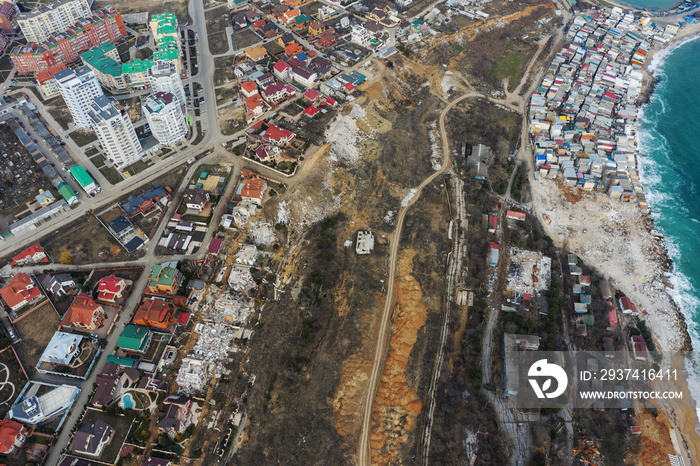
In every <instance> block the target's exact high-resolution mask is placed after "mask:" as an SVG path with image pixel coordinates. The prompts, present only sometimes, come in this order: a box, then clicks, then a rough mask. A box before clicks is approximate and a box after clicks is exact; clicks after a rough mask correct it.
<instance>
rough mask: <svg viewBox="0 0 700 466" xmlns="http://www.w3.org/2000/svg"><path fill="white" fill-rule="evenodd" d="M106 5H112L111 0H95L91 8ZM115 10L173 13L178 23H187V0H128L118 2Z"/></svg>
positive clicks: (153, 13) (121, 11)
mask: <svg viewBox="0 0 700 466" xmlns="http://www.w3.org/2000/svg"><path fill="white" fill-rule="evenodd" d="M107 5H114V2H113V1H111V0H96V1H95V3H94V4H93V5H92V9H93V10H95V9H97V8H104V7H105V6H107ZM118 6H119V8H117V11H119V13H121V14H123V15H124V14H128V13H140V12H142V11H148V12H149V13H150V14H151V15H155V14H159V13H175V14H176V15H177V20H178V22H179V23H180V24H185V23H188V21H189V15H188V14H187V0H168V1H167V2H152V1H150V0H129V1H128V2H119V5H118Z"/></svg>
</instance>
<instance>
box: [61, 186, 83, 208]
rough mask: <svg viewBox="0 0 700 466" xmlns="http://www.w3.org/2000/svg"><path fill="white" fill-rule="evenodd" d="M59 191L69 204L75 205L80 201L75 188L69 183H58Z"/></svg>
mask: <svg viewBox="0 0 700 466" xmlns="http://www.w3.org/2000/svg"><path fill="white" fill-rule="evenodd" d="M58 192H59V194H60V195H61V196H63V199H65V200H66V202H67V203H68V205H74V204H77V203H78V196H76V195H75V192H74V191H73V188H71V187H70V186H69V185H68V183H66V182H65V181H62V182H60V183H59V184H58Z"/></svg>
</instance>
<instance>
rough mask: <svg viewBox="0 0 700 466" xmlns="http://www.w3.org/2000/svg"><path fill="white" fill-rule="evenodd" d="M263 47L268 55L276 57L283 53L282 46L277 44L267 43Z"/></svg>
mask: <svg viewBox="0 0 700 466" xmlns="http://www.w3.org/2000/svg"><path fill="white" fill-rule="evenodd" d="M263 47H265V50H267V53H269V54H270V55H277V54H278V53H282V52H284V49H283V48H282V46H281V45H280V44H278V43H277V42H268V43H267V44H264V45H263Z"/></svg>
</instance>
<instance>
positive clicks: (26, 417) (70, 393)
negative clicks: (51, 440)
mask: <svg viewBox="0 0 700 466" xmlns="http://www.w3.org/2000/svg"><path fill="white" fill-rule="evenodd" d="M40 385H45V384H40ZM47 386H48V385H47ZM36 392H37V390H36V389H31V390H30V392H29V393H30V395H29V397H28V398H25V399H22V400H17V404H16V405H14V406H13V407H12V409H11V410H10V413H9V418H10V419H14V420H16V421H19V422H23V423H25V424H41V423H42V422H45V421H47V420H49V419H52V418H54V417H56V416H58V415H59V414H61V413H63V412H65V411H68V410H69V409H70V408H71V406H73V403H74V402H75V399H76V398H78V395H79V394H80V389H79V388H78V387H73V386H72V385H59V386H57V387H56V388H54V389H53V390H51V391H49V392H47V393H44V394H43V395H41V396H38V397H37V396H36ZM25 396H26V395H25Z"/></svg>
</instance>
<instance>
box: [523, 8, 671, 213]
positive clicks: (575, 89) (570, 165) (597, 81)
mask: <svg viewBox="0 0 700 466" xmlns="http://www.w3.org/2000/svg"><path fill="white" fill-rule="evenodd" d="M677 30H678V26H675V25H668V26H666V27H665V28H664V29H659V28H657V27H656V25H655V24H654V23H653V22H652V20H651V19H649V18H647V17H640V16H638V15H635V14H634V13H632V12H626V11H624V10H623V9H621V8H618V7H615V8H612V9H594V10H591V11H589V12H588V14H585V13H583V14H579V15H577V16H575V17H574V18H573V20H572V22H571V25H570V27H569V29H568V31H567V34H566V44H565V45H564V47H563V48H562V49H561V50H560V51H559V52H557V55H556V57H555V58H554V60H553V62H552V64H551V65H550V66H549V68H548V69H547V71H546V73H545V76H544V79H543V80H542V83H541V85H540V87H538V89H537V90H536V91H535V92H534V94H533V96H532V98H531V100H530V107H529V112H530V137H531V142H532V146H533V152H534V156H535V163H536V174H535V175H536V177H547V178H555V177H557V176H558V175H560V174H561V175H562V176H563V179H564V182H565V183H566V184H567V185H569V186H578V187H580V188H582V189H583V190H585V191H594V190H597V191H607V193H608V194H609V196H610V197H611V198H613V199H622V200H623V201H635V200H636V201H637V202H638V203H639V206H640V207H641V208H642V210H644V211H646V210H648V206H647V203H646V201H645V197H644V193H643V189H642V186H641V183H640V181H639V175H638V173H637V163H636V157H637V151H638V148H637V145H636V141H635V136H636V131H637V126H636V121H637V117H638V109H637V107H636V103H637V101H638V99H639V97H640V94H641V92H642V81H643V73H642V65H644V63H645V62H646V57H647V55H648V54H649V52H650V50H651V49H652V48H653V47H654V46H655V45H657V44H662V43H665V42H668V41H669V40H670V39H671V38H672V37H673V36H674V35H675V34H676V32H677Z"/></svg>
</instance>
